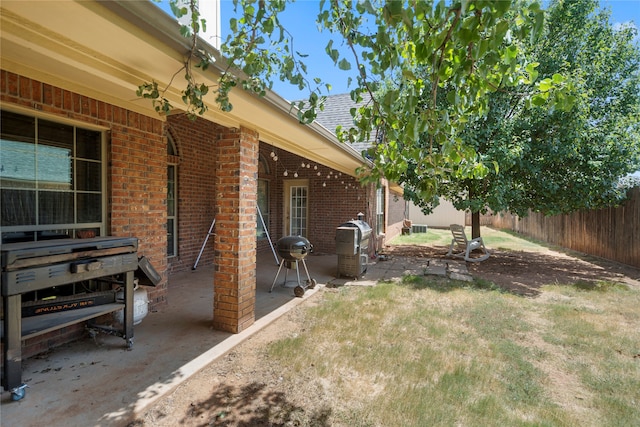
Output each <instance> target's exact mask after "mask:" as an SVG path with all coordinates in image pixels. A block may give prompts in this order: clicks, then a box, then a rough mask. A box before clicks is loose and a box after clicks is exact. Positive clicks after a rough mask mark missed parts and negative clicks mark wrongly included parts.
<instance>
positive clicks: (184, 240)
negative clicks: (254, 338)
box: [167, 115, 225, 273]
mask: <svg viewBox="0 0 640 427" xmlns="http://www.w3.org/2000/svg"><path fill="white" fill-rule="evenodd" d="M167 129H168V132H169V133H170V134H171V136H172V138H173V140H174V142H175V144H176V148H177V150H178V156H177V159H175V160H177V161H178V168H177V169H178V171H177V172H178V195H177V196H178V200H177V201H178V254H177V256H175V257H172V258H169V259H168V260H167V263H168V271H169V273H174V272H177V271H184V270H189V269H191V268H193V265H194V264H195V261H196V259H197V257H198V254H199V253H200V249H201V248H202V244H203V243H204V240H205V237H206V236H207V233H208V231H209V228H210V227H211V221H213V219H214V216H215V202H216V192H215V170H216V169H215V164H216V161H217V159H216V150H215V148H216V143H217V141H218V139H219V138H220V133H221V132H222V131H223V130H224V129H225V128H224V127H222V126H219V125H216V124H215V123H211V122H209V121H207V120H203V119H197V120H195V121H193V120H189V118H187V117H186V116H184V115H176V116H170V117H169V118H168V119H167ZM214 231H215V228H214ZM213 243H214V242H213V238H212V237H209V240H208V241H207V245H206V246H205V249H204V250H203V252H202V256H201V257H200V260H199V261H198V267H200V266H207V265H211V264H213V257H214V253H213V246H214V245H213Z"/></svg>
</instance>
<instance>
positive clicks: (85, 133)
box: [0, 111, 105, 243]
mask: <svg viewBox="0 0 640 427" xmlns="http://www.w3.org/2000/svg"><path fill="white" fill-rule="evenodd" d="M102 141H103V133H102V132H100V131H96V130H89V129H84V128H81V127H77V126H73V125H68V124H62V123H58V122H54V121H49V120H45V119H42V118H37V117H30V116H25V115H22V114H18V113H13V112H9V111H0V153H1V154H0V193H1V195H0V203H1V205H0V206H1V207H0V213H1V214H2V216H1V221H0V233H1V235H2V242H4V243H8V242H16V241H34V240H43V239H49V238H56V237H76V235H82V236H98V235H101V234H102V231H103V230H104V206H105V204H104V193H105V189H104V186H105V182H104V169H103V156H104V154H103V143H102ZM81 232H82V233H83V234H82V233H81Z"/></svg>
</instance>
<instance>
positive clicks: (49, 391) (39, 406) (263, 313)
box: [0, 252, 469, 427]
mask: <svg viewBox="0 0 640 427" xmlns="http://www.w3.org/2000/svg"><path fill="white" fill-rule="evenodd" d="M306 263H307V267H308V269H309V273H310V275H311V277H312V278H313V279H315V280H316V281H317V283H318V286H317V287H316V288H315V289H313V290H310V289H307V291H306V292H305V294H304V296H303V297H302V298H296V297H295V296H294V294H293V288H294V287H295V286H297V280H296V274H295V271H293V270H289V271H288V272H287V273H288V274H287V276H288V277H287V283H286V286H282V284H283V282H284V276H285V275H284V270H285V269H284V268H283V271H282V272H281V273H280V275H279V277H278V281H277V282H276V285H275V287H274V289H273V292H271V293H269V289H270V287H271V285H272V283H273V281H274V277H275V275H276V272H277V270H278V265H277V264H276V261H275V258H274V256H273V254H272V253H270V252H268V253H262V254H260V255H259V256H258V262H257V272H256V276H257V278H256V314H255V316H256V322H255V324H253V325H252V326H251V327H249V328H248V329H247V330H245V331H243V332H242V333H240V334H230V333H226V332H221V331H216V330H213V329H212V328H211V326H210V325H211V320H212V310H213V267H212V266H200V267H198V268H197V269H196V270H194V271H189V272H184V273H178V274H174V275H172V276H171V277H170V278H169V294H168V301H169V304H168V306H167V307H165V308H163V309H162V310H161V311H158V312H150V313H149V314H148V315H147V316H146V317H145V318H144V320H143V321H142V322H141V323H140V324H139V325H136V326H135V338H134V345H133V348H132V349H131V350H127V349H126V346H125V342H124V340H123V339H122V338H118V337H115V336H110V335H106V334H99V335H98V336H97V337H96V338H95V339H91V338H86V339H82V340H80V341H77V342H74V343H70V344H67V345H64V346H62V347H58V348H55V349H53V350H51V351H50V352H48V353H46V354H42V355H39V356H35V357H32V358H29V359H26V360H24V361H23V363H22V368H23V374H22V379H23V381H24V382H25V383H26V384H28V386H29V388H28V389H27V391H26V395H25V397H24V398H23V399H22V400H19V401H12V400H11V394H10V393H9V392H7V391H3V392H2V403H1V407H0V424H1V425H2V426H6V427H10V426H21V427H28V426H41V425H50V426H65V427H73V426H78V427H88V426H126V425H127V424H128V423H129V422H130V421H132V420H133V419H135V417H136V416H137V415H138V414H140V413H142V412H143V411H144V409H145V408H146V407H148V406H149V405H151V404H152V403H153V402H155V401H156V400H157V399H159V398H161V397H162V396H163V395H165V394H166V393H168V392H169V391H171V390H173V389H174V388H175V387H176V386H177V385H178V384H179V383H180V382H182V381H184V380H186V379H187V378H188V377H189V376H191V375H193V374H195V373H196V372H197V371H199V370H200V369H202V368H203V367H205V366H206V365H207V364H209V363H211V362H212V361H214V360H215V359H217V358H219V357H221V356H223V355H224V354H225V353H227V352H228V351H230V350H231V349H232V348H233V347H234V346H235V345H237V344H239V343H240V342H242V341H243V340H245V339H247V338H248V337H249V336H251V335H253V334H254V333H257V332H259V331H260V330H261V329H262V328H264V327H265V326H266V325H268V324H269V323H271V322H273V321H274V320H275V319H277V318H278V317H280V316H282V315H283V314H285V313H286V312H287V311H288V310H290V309H291V308H293V307H294V306H295V305H297V304H300V303H304V301H305V299H307V298H309V297H310V296H311V295H313V294H314V293H316V292H318V291H319V290H320V289H321V288H322V287H323V286H326V285H329V286H345V285H374V284H375V283H377V281H378V280H383V279H384V280H393V279H394V278H400V277H402V275H403V274H406V273H414V274H424V273H428V274H436V275H449V276H453V275H455V274H461V275H462V276H465V275H466V277H467V278H469V276H468V273H467V271H466V266H465V264H464V262H459V261H449V263H448V264H449V265H448V267H447V266H446V265H444V264H442V265H440V264H437V263H433V262H431V263H429V262H428V260H426V259H409V258H393V259H389V260H387V261H371V263H370V264H369V266H368V269H367V272H366V273H365V275H364V277H362V278H360V279H359V280H357V281H355V280H352V279H348V278H336V273H337V257H336V256H335V255H315V254H312V255H310V256H309V257H307V259H306ZM300 270H301V271H300V279H301V281H303V282H304V281H305V279H306V274H305V272H304V269H302V268H301V269H300ZM458 278H459V277H458Z"/></svg>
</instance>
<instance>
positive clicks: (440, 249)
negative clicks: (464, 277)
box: [386, 245, 640, 296]
mask: <svg viewBox="0 0 640 427" xmlns="http://www.w3.org/2000/svg"><path fill="white" fill-rule="evenodd" d="M447 250H448V248H447V247H444V246H422V245H406V246H403V245H399V246H388V247H387V250H386V253H388V254H389V255H390V256H404V257H424V258H430V259H443V260H445V259H447V257H446V253H447ZM467 268H468V270H469V273H471V275H472V276H473V277H475V278H480V279H484V280H487V281H490V282H493V283H495V284H496V285H498V286H500V287H501V288H503V289H506V290H509V291H511V292H514V293H517V294H520V295H530V296H535V295H538V294H539V293H540V288H541V287H542V286H543V285H548V284H553V283H557V284H567V283H575V282H581V283H585V284H588V283H597V282H598V281H608V282H620V283H625V284H627V285H630V286H640V269H637V268H634V267H631V266H628V265H624V264H618V263H614V262H610V261H607V260H603V259H600V258H595V257H590V256H587V255H581V254H571V255H568V254H565V253H562V252H557V251H553V250H550V249H549V250H546V251H543V252H522V251H506V250H492V251H491V256H490V257H489V258H488V259H486V260H485V261H482V262H478V263H472V262H468V263H467Z"/></svg>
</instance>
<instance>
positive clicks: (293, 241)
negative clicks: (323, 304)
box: [269, 236, 316, 297]
mask: <svg viewBox="0 0 640 427" xmlns="http://www.w3.org/2000/svg"><path fill="white" fill-rule="evenodd" d="M276 246H277V247H278V255H280V257H281V258H282V260H281V261H280V266H279V267H278V272H277V273H276V277H275V278H274V279H273V283H272V284H271V289H269V292H271V291H273V287H274V286H275V284H276V281H277V280H278V276H279V275H280V271H281V270H282V267H283V266H284V267H286V269H285V274H284V282H283V283H282V286H285V285H286V284H287V272H288V270H290V269H292V268H294V266H295V270H296V274H297V277H298V286H296V287H295V288H294V289H293V293H294V295H295V296H297V297H301V296H303V295H304V291H305V290H306V289H307V288H309V289H313V288H315V286H316V281H315V280H314V279H312V278H311V276H310V275H309V270H308V269H307V263H306V262H305V258H306V257H307V255H308V254H309V253H311V251H313V245H312V244H311V243H310V242H309V240H307V239H305V238H304V237H302V236H285V237H282V238H281V239H280V240H278V242H277V244H276ZM300 261H301V262H302V265H303V266H304V271H305V272H306V273H307V282H306V286H302V285H301V284H300V270H299V269H298V262H300Z"/></svg>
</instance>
